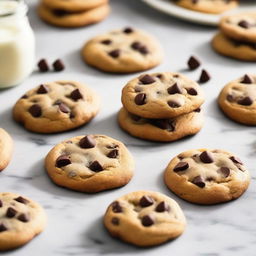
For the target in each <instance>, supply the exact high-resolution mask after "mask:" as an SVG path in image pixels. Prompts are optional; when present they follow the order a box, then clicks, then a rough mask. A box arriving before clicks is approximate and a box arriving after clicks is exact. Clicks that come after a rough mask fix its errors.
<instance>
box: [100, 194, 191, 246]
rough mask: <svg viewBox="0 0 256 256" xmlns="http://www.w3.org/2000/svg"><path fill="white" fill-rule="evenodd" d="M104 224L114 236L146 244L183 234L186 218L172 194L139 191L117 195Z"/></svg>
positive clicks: (156, 242)
mask: <svg viewBox="0 0 256 256" xmlns="http://www.w3.org/2000/svg"><path fill="white" fill-rule="evenodd" d="M104 224H105V227H106V228H107V230H108V231H109V232H110V234H111V235H112V236H114V237H117V238H119V239H121V240H123V241H125V242H128V243H131V244H134V245H137V246H141V247H147V246H154V245H158V244H162V243H164V242H167V241H168V240H171V239H174V238H176V237H178V236H180V235H181V234H182V233H183V231H184V230H185V226H186V219H185V216H184V214H183V212H182V210H181V209H180V207H179V205H178V204H177V203H176V202H175V201H174V200H173V199H171V198H170V197H168V196H165V195H163V194H161V193H158V192H153V191H136V192H132V193H129V194H127V195H124V196H122V197H120V198H118V199H117V200H116V201H114V202H113V203H112V204H111V205H110V206H109V207H108V209H107V211H106V213H105V216H104Z"/></svg>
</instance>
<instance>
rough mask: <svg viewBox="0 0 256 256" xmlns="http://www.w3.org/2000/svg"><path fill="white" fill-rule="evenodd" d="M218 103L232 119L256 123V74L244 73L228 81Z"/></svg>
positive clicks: (250, 123)
mask: <svg viewBox="0 0 256 256" xmlns="http://www.w3.org/2000/svg"><path fill="white" fill-rule="evenodd" d="M218 103H219V106H220V108H221V109H222V111H223V112H224V113H225V114H226V115H227V116H228V117H229V118H231V119H232V120H234V121H236V122H238V123H242V124H247V125H256V75H247V74H246V75H244V76H243V77H241V78H238V79H236V80H234V81H232V82H230V83H228V84H227V85H226V86H225V87H224V88H223V89H222V91H221V93H220V95H219V98H218Z"/></svg>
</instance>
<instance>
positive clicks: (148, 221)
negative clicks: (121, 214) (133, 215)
mask: <svg viewBox="0 0 256 256" xmlns="http://www.w3.org/2000/svg"><path fill="white" fill-rule="evenodd" d="M141 223H142V225H143V226H145V227H149V226H152V225H153V224H154V223H155V220H154V219H153V217H152V216H150V215H145V216H143V217H142V219H141Z"/></svg>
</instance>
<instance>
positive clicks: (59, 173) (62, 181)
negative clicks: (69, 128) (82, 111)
mask: <svg viewBox="0 0 256 256" xmlns="http://www.w3.org/2000/svg"><path fill="white" fill-rule="evenodd" d="M45 167H46V170H47V172H48V175H49V176H50V178H51V179H52V181H53V182H54V183H56V184H57V185H59V186H62V187H66V188H69V189H72V190H76V191H80V192H87V193H94V192H99V191H103V190H107V189H112V188H117V187H121V186H124V185H126V184H127V183H128V182H129V181H130V179H131V178H132V176H133V170H134V162H133V158H132V156H131V154H130V153H129V151H128V149H127V148H126V147H125V145H124V144H123V143H122V142H120V141H117V140H115V139H112V138H110V137H107V136H105V135H87V136H78V137H75V138H72V139H69V140H66V141H63V142H62V143H60V144H58V145H56V146H55V147H54V148H53V149H52V150H51V151H50V152H49V153H48V155H47V157H46V159H45Z"/></svg>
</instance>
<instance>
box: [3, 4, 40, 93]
mask: <svg viewBox="0 0 256 256" xmlns="http://www.w3.org/2000/svg"><path fill="white" fill-rule="evenodd" d="M26 12H27V6H26V5H25V4H24V3H23V2H21V1H10V0H9V1H6V0H0V89H1V88H6V87H11V86H15V85H17V84H19V83H21V82H22V81H23V80H24V79H25V78H26V77H28V76H29V75H30V73H31V72H32V70H33V67H34V60H35V38H34V33H33V31H32V29H31V27H30V24H29V22H28V18H27V16H26Z"/></svg>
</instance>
